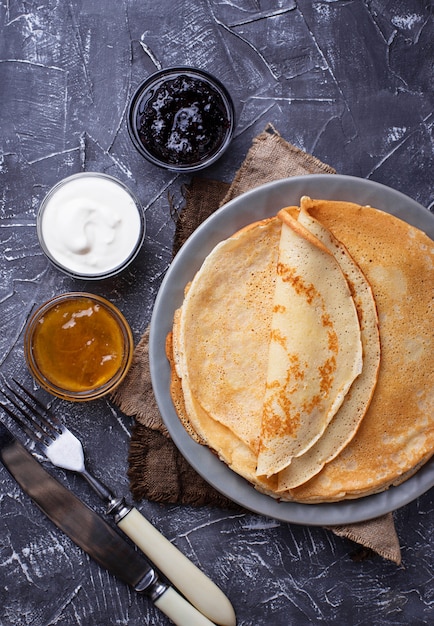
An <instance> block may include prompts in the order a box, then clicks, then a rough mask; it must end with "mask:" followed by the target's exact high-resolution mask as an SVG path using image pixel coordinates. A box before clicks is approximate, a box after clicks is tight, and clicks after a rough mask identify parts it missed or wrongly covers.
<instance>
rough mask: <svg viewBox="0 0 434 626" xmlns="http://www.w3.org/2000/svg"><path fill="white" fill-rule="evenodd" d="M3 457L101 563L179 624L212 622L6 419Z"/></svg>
mask: <svg viewBox="0 0 434 626" xmlns="http://www.w3.org/2000/svg"><path fill="white" fill-rule="evenodd" d="M0 460H1V462H2V463H3V465H4V466H5V468H6V469H7V470H8V472H9V473H10V475H11V476H12V477H13V478H14V479H15V480H16V481H17V483H18V484H19V485H20V487H21V488H22V490H23V491H24V492H25V493H26V494H27V495H29V496H30V497H31V499H32V500H33V502H34V503H35V504H36V505H37V506H38V507H39V508H40V509H41V510H42V511H43V512H44V513H45V515H46V516H47V517H48V518H49V519H50V520H51V521H52V522H53V523H54V524H55V525H56V526H57V527H58V528H59V529H60V530H62V531H63V532H64V533H65V534H66V535H68V536H69V537H70V539H72V541H73V542H74V543H76V544H77V545H78V546H79V547H80V548H82V550H84V551H85V552H87V554H89V556H91V557H92V558H93V559H94V560H95V561H96V562H97V563H98V564H99V565H100V566H102V567H104V568H105V569H107V570H108V571H109V572H111V573H112V574H113V575H115V576H116V577H117V578H119V579H120V580H122V581H123V582H124V583H126V584H127V585H129V586H131V587H132V588H133V589H135V591H137V592H141V593H145V594H146V595H147V596H148V597H149V598H150V599H151V600H152V601H153V603H154V604H155V606H156V607H157V608H158V609H160V610H161V611H162V612H163V613H165V614H166V615H167V616H168V617H169V618H170V619H171V620H172V621H173V622H174V623H175V624H177V625H178V626H210V625H211V624H213V622H211V621H210V620H209V619H208V618H207V617H205V616H204V615H203V614H202V613H200V612H199V611H198V610H197V609H196V608H194V607H193V606H192V605H191V604H190V603H189V602H187V601H186V600H185V599H184V598H183V597H182V596H180V595H179V594H178V593H177V592H176V591H175V589H174V588H173V587H171V586H169V585H167V584H166V583H165V582H163V581H162V580H160V578H159V577H158V575H157V573H156V571H155V570H154V569H153V568H152V567H151V565H150V564H149V562H148V561H147V560H146V559H145V557H144V556H143V555H142V554H140V553H138V552H136V551H135V550H134V549H133V548H132V547H131V546H130V545H129V544H128V543H127V541H126V540H125V539H123V537H121V536H120V535H119V534H118V533H117V532H116V531H115V530H114V529H113V528H112V527H111V526H110V525H109V524H108V523H107V522H106V521H105V520H103V519H102V517H100V516H99V515H98V514H97V513H95V511H93V510H92V509H91V508H90V507H88V506H87V505H86V504H85V503H84V502H82V501H81V500H80V499H79V498H78V497H77V496H75V495H74V494H73V493H72V492H71V491H69V490H68V489H67V488H66V487H64V486H63V485H62V484H61V483H60V482H59V481H58V480H56V479H55V478H54V477H53V476H51V474H49V473H48V472H47V471H46V470H45V469H44V468H43V467H42V466H41V464H40V463H39V462H38V461H37V460H36V459H35V458H34V457H33V456H32V455H31V454H30V453H29V452H27V450H26V449H25V448H24V446H22V445H21V443H20V442H19V441H18V440H17V439H16V438H15V437H14V435H13V434H12V433H11V432H10V431H9V429H8V428H7V427H6V426H5V425H4V424H3V423H2V422H0Z"/></svg>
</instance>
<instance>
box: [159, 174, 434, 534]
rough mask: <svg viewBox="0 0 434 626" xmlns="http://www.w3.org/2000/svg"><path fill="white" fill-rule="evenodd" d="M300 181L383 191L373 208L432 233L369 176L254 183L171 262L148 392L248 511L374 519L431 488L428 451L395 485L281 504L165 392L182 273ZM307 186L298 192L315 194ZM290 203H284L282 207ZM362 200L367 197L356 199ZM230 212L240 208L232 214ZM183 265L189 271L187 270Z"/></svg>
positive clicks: (194, 454) (180, 443) (421, 216)
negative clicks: (251, 208)
mask: <svg viewBox="0 0 434 626" xmlns="http://www.w3.org/2000/svg"><path fill="white" fill-rule="evenodd" d="M305 187H306V188H307V189H308V188H310V190H311V191H312V190H315V189H316V188H317V187H318V188H321V190H322V191H323V192H324V193H323V194H322V195H321V196H319V195H317V196H316V197H322V198H324V199H335V200H339V199H345V197H346V196H347V195H348V193H349V194H350V196H351V199H350V197H346V199H347V201H349V202H356V203H358V204H362V203H361V202H360V201H358V199H357V197H355V196H357V195H359V194H361V196H364V197H365V198H368V199H369V198H370V197H372V198H373V199H377V198H378V196H380V197H382V196H384V197H385V198H386V205H387V206H381V207H378V206H376V208H380V210H384V211H386V212H388V213H391V214H392V215H395V216H396V217H399V218H400V219H404V221H406V222H407V223H410V224H412V225H414V226H416V227H418V228H420V229H421V230H424V231H425V232H426V233H427V235H428V236H429V237H430V238H432V239H434V215H433V214H432V213H431V212H430V211H429V210H428V209H426V208H425V207H423V206H422V205H421V204H419V203H418V202H416V201H415V200H413V199H412V198H410V197H409V196H406V195H405V194H403V193H402V192H400V191H398V190H395V189H392V188H391V187H387V186H386V185H383V184H382V183H378V182H376V181H370V180H367V179H363V178H358V177H355V176H347V175H340V174H307V175H303V176H292V177H288V178H284V179H279V180H277V181H271V182H269V183H265V184H263V185H259V186H258V187H255V188H254V189H251V190H249V191H247V192H245V193H243V194H241V195H240V196H238V197H236V198H234V199H232V200H230V201H229V202H227V203H226V204H225V205H223V206H222V207H220V208H219V209H217V211H215V212H214V213H213V214H212V215H210V217H208V218H207V219H206V220H204V222H202V224H200V225H199V226H198V228H197V229H196V230H195V231H194V232H193V233H192V234H191V235H190V237H189V238H188V239H187V240H186V242H185V243H184V244H183V246H182V247H181V249H180V250H179V252H178V253H177V255H176V256H175V258H174V259H173V260H172V262H171V264H170V266H169V268H168V270H167V272H166V274H165V276H164V278H163V281H162V283H161V286H160V288H159V290H158V293H157V297H156V299H155V303H154V308H153V312H152V317H151V323H150V336H149V364H150V373H151V381H152V386H153V390H154V395H155V399H156V402H157V405H158V408H159V410H160V413H161V416H162V419H163V422H164V423H165V425H166V427H167V429H168V431H169V434H170V436H171V437H172V440H173V442H174V444H175V446H176V447H177V448H178V450H179V452H180V453H181V454H182V455H183V457H184V458H185V459H186V461H187V462H188V463H189V464H190V465H191V466H192V467H193V469H195V470H196V472H197V473H198V474H199V475H200V476H202V478H203V479H204V480H205V481H206V482H207V483H208V484H210V485H211V486H213V487H214V488H215V489H216V490H217V491H219V492H220V493H222V494H223V495H225V496H226V497H228V498H229V499H230V500H232V501H234V502H235V503H237V504H239V505H240V506H242V507H244V508H245V509H246V510H247V511H251V512H253V513H256V514H260V515H264V516H266V517H271V518H274V519H277V520H279V521H283V522H289V523H296V524H305V525H312V526H332V525H342V524H349V523H357V522H361V521H366V520H369V519H373V518H375V517H378V516H380V515H384V514H386V513H389V512H391V511H393V510H396V509H398V508H400V507H402V506H405V505H406V504H408V503H410V502H411V501H413V500H415V499H416V498H417V497H419V496H420V495H422V494H423V493H425V492H426V491H428V490H429V489H430V488H431V487H433V486H434V457H432V458H431V460H430V461H428V462H427V463H425V465H423V466H422V467H421V468H420V469H419V470H418V472H416V473H415V474H414V475H413V476H412V477H411V478H408V479H407V480H406V481H405V482H404V483H402V484H401V485H398V486H396V487H390V488H389V489H388V490H386V491H383V492H381V493H378V494H373V495H370V496H364V497H361V498H355V499H347V500H343V501H339V502H328V503H311V504H308V503H298V502H280V501H278V500H275V499H274V498H272V497H271V496H267V495H264V494H261V493H260V492H258V491H257V490H256V489H255V488H254V487H253V485H251V484H250V483H248V481H246V480H245V479H244V478H242V477H241V476H239V475H238V474H236V473H235V472H234V471H233V470H231V469H230V468H229V467H228V466H227V465H226V464H224V463H223V462H222V461H220V460H219V459H218V457H217V456H216V455H215V453H213V452H212V451H211V450H209V449H208V448H207V447H206V446H202V445H200V444H198V443H196V442H195V441H193V439H192V438H191V437H190V436H189V435H188V433H187V432H186V431H185V429H184V427H183V426H182V424H181V422H180V421H179V418H178V416H177V414H176V411H175V408H174V406H173V403H172V400H171V397H170V391H169V386H170V367H169V363H168V361H167V359H166V355H165V339H166V335H167V332H169V330H170V328H171V324H170V325H169V320H170V319H173V313H174V311H175V309H176V308H177V306H179V305H180V303H181V302H182V298H183V290H184V286H185V284H186V281H185V278H187V275H189V279H191V278H192V277H193V275H194V273H195V271H197V269H198V268H199V267H200V265H201V263H202V262H203V260H204V259H205V257H206V256H207V254H208V253H209V252H210V251H211V249H212V248H213V247H214V246H215V245H216V243H217V242H218V241H221V240H222V239H224V238H226V237H228V236H230V235H231V234H232V233H233V232H235V230H236V228H234V227H233V222H235V223H236V224H237V225H238V226H237V227H238V228H241V227H242V226H243V225H246V224H248V223H251V222H253V221H255V219H262V218H261V217H260V216H256V214H255V216H254V218H253V219H252V218H251V216H250V214H249V213H248V211H247V210H246V208H245V207H246V206H248V205H249V202H252V203H253V205H254V204H255V203H259V207H258V208H257V209H255V211H257V212H259V213H260V212H261V210H263V212H264V214H263V216H262V217H268V216H271V215H274V214H275V213H276V212H277V210H278V208H276V206H275V205H274V204H272V202H274V200H272V198H273V197H274V196H276V195H277V196H279V194H280V193H283V194H284V195H286V194H287V195H288V196H290V195H291V192H293V193H295V194H297V193H298V196H300V192H297V189H298V188H300V189H302V188H305ZM323 187H324V189H322V188H323ZM288 189H289V192H288ZM307 189H306V191H305V192H303V194H301V195H313V196H314V197H315V195H314V194H312V193H311V192H310V191H308V190H307ZM349 190H350V191H349ZM352 194H353V195H352ZM335 196H339V197H335ZM361 196H360V197H361ZM270 199H271V204H270V206H268V205H267V206H266V207H264V205H263V203H267V202H270ZM388 202H390V205H391V206H389V204H388ZM261 203H262V204H261ZM289 204H290V203H287V204H286V206H288V205H289ZM363 204H367V203H366V202H363ZM380 204H381V203H380ZM243 205H244V208H243ZM283 206H285V204H284V205H283ZM373 206H375V205H373ZM240 207H241V208H242V209H243V210H242V211H240ZM261 207H262V209H261ZM279 208H282V205H279ZM237 210H238V211H239V214H238V215H235V213H236V211H237ZM408 213H409V214H408ZM228 217H229V218H230V219H228ZM245 220H247V221H245ZM229 224H231V226H229ZM211 231H212V232H211ZM427 231H428V232H427ZM187 266H188V269H186V268H187ZM180 278H184V282H183V283H182V284H180V283H179V282H178V281H179V280H180ZM169 304H171V306H170V307H169V308H170V312H169V313H167V307H168V306H169ZM164 322H166V324H164Z"/></svg>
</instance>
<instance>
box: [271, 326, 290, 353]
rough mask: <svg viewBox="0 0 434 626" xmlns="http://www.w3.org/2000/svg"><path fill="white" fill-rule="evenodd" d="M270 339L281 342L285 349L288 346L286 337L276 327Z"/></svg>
mask: <svg viewBox="0 0 434 626" xmlns="http://www.w3.org/2000/svg"><path fill="white" fill-rule="evenodd" d="M270 341H275V342H276V343H278V344H280V345H281V346H282V348H283V349H285V348H286V337H285V336H284V335H282V333H280V332H279V330H277V329H276V328H274V329H273V330H272V331H271V333H270Z"/></svg>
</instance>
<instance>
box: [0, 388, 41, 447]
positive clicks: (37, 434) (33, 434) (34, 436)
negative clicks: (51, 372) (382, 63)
mask: <svg viewBox="0 0 434 626" xmlns="http://www.w3.org/2000/svg"><path fill="white" fill-rule="evenodd" d="M1 393H2V394H3V396H4V397H5V398H6V399H7V400H9V402H10V403H11V404H13V406H14V407H16V408H17V409H18V410H19V411H20V413H21V414H23V415H25V416H26V417H28V416H27V414H26V413H23V410H22V408H21V407H20V406H19V405H18V403H17V402H15V400H14V399H13V398H12V397H11V396H10V395H9V394H7V393H5V392H4V390H3V389H2V390H1ZM1 407H2V409H3V411H4V412H5V413H6V414H7V415H9V417H11V418H12V419H13V420H14V422H15V423H16V424H17V425H18V426H19V427H20V428H21V429H22V430H23V431H24V432H25V433H26V435H27V436H28V437H29V439H31V440H32V441H34V442H35V443H36V444H38V445H41V446H44V445H46V439H45V438H46V437H47V434H46V433H45V431H44V430H43V429H42V428H41V427H40V426H39V424H38V423H37V422H35V421H33V420H29V421H24V419H23V418H22V416H21V415H17V413H15V412H14V411H12V409H10V408H9V407H8V406H7V405H6V404H3V402H2V403H1ZM29 424H31V426H32V428H30V426H29Z"/></svg>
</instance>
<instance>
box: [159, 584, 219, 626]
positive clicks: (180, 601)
mask: <svg viewBox="0 0 434 626" xmlns="http://www.w3.org/2000/svg"><path fill="white" fill-rule="evenodd" d="M154 604H155V606H156V607H158V608H159V609H160V611H162V612H163V613H164V614H165V615H167V617H169V618H170V619H171V620H172V622H174V623H175V624H177V626H212V622H210V621H209V619H208V618H207V617H205V616H204V615H202V613H199V611H197V610H196V609H195V608H194V606H192V605H191V604H189V603H188V602H187V600H184V598H183V597H182V596H180V595H179V594H178V593H176V591H175V590H174V589H173V588H172V587H169V588H168V589H167V591H165V592H164V593H163V595H161V596H160V597H159V598H158V600H155V602H154Z"/></svg>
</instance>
